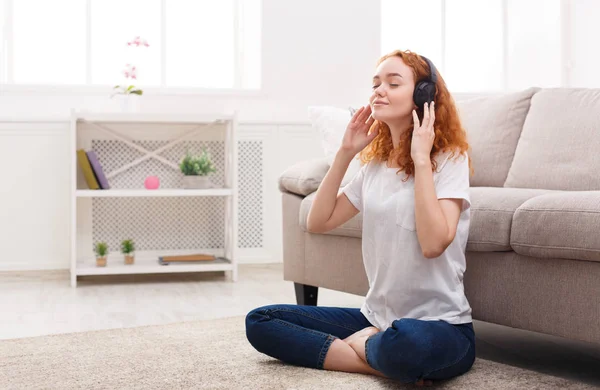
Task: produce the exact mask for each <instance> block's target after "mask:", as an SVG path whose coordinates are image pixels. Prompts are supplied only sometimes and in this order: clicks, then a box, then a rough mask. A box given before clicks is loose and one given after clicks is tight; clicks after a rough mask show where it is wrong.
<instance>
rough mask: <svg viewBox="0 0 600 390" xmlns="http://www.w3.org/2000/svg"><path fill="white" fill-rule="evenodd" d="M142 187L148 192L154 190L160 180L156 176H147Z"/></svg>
mask: <svg viewBox="0 0 600 390" xmlns="http://www.w3.org/2000/svg"><path fill="white" fill-rule="evenodd" d="M144 186H146V189H148V190H156V189H157V188H158V187H159V186H160V180H158V177H156V176H148V177H147V178H146V181H144Z"/></svg>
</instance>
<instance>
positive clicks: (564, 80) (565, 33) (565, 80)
mask: <svg viewBox="0 0 600 390" xmlns="http://www.w3.org/2000/svg"><path fill="white" fill-rule="evenodd" d="M440 1H441V20H440V23H441V25H442V29H441V30H442V34H441V37H440V39H441V57H442V60H441V64H440V65H439V68H440V71H442V72H443V71H444V69H445V68H446V3H447V1H448V0H440ZM450 1H452V0H450ZM560 3H561V11H560V12H561V13H560V20H561V27H560V28H561V31H560V36H561V64H560V67H561V87H565V88H566V87H569V86H570V81H571V80H570V79H571V69H572V45H571V40H572V33H571V31H572V20H571V7H572V2H571V0H560ZM501 6H502V36H503V38H502V51H503V58H504V59H503V63H502V91H509V89H508V0H502V5H501ZM458 93H459V94H462V95H478V94H482V93H483V94H486V93H490V92H489V91H480V92H458ZM492 93H495V92H492Z"/></svg>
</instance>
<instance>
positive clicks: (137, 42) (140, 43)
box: [127, 35, 150, 47]
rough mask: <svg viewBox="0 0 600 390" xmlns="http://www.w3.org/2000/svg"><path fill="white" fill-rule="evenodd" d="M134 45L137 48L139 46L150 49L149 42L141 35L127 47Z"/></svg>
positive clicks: (128, 43)
mask: <svg viewBox="0 0 600 390" xmlns="http://www.w3.org/2000/svg"><path fill="white" fill-rule="evenodd" d="M132 45H133V46H136V47H139V46H144V47H148V46H150V45H149V44H148V41H147V40H145V39H143V38H142V37H140V36H139V35H138V36H136V37H135V38H133V40H131V41H130V42H127V46H132Z"/></svg>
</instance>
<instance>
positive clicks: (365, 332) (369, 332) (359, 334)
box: [343, 326, 379, 344]
mask: <svg viewBox="0 0 600 390" xmlns="http://www.w3.org/2000/svg"><path fill="white" fill-rule="evenodd" d="M378 332H379V329H377V328H376V327H374V326H369V327H368V328H364V329H361V330H359V331H358V332H356V333H352V334H351V335H350V336H348V337H346V338H345V339H344V340H343V341H344V342H345V343H347V344H349V343H350V342H352V341H354V340H355V339H357V338H359V337H362V336H365V335H366V336H367V337H369V336H370V335H372V334H375V333H378Z"/></svg>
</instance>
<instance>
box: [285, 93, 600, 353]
mask: <svg viewBox="0 0 600 390" xmlns="http://www.w3.org/2000/svg"><path fill="white" fill-rule="evenodd" d="M457 105H458V107H459V111H460V114H461V118H462V121H463V125H464V127H465V129H466V130H467V132H468V135H469V142H470V144H471V148H472V150H471V153H470V154H471V158H472V160H473V167H474V170H475V173H474V175H473V176H472V177H471V203H472V213H471V229H470V235H469V241H468V245H467V270H466V273H465V277H464V283H465V291H466V294H467V297H468V299H469V302H470V303H471V306H472V308H473V317H474V318H475V319H477V320H482V321H486V322H491V323H496V324H501V325H507V326H510V327H514V328H521V329H527V330H531V331H536V332H542V333H547V334H552V335H557V336H562V337H567V338H572V339H577V340H584V341H588V342H595V343H600V172H599V170H600V90H592V89H560V88H559V89H538V88H532V89H528V90H525V91H521V92H518V93H510V94H503V95H496V96H486V97H480V98H476V99H471V100H465V101H458V102H457ZM328 169H329V165H328V164H327V162H326V160H325V159H321V160H311V161H305V162H302V163H300V164H297V165H295V166H292V167H290V168H289V169H287V170H286V171H285V172H284V173H283V174H282V175H281V177H280V179H279V187H280V190H281V191H282V196H283V240H284V242H283V249H284V259H283V260H284V279H285V280H288V281H292V282H294V284H295V288H296V297H297V300H298V303H299V304H313V305H314V304H316V303H317V294H318V288H319V287H323V288H328V289H333V290H338V291H344V292H349V293H354V294H360V295H363V296H364V295H365V294H366V292H367V290H368V283H367V279H366V275H365V271H364V268H363V264H362V256H361V227H362V220H361V215H360V214H359V215H357V216H356V217H355V218H353V219H352V220H350V221H348V222H347V223H346V224H344V225H343V226H341V227H339V228H337V229H335V230H333V231H330V232H328V233H325V234H312V233H308V232H307V229H306V218H307V214H308V211H309V209H310V206H311V202H312V200H313V198H314V192H315V191H316V190H317V188H318V186H319V183H320V182H321V181H322V179H323V177H324V176H325V174H326V172H327V170H328Z"/></svg>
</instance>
